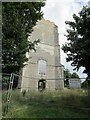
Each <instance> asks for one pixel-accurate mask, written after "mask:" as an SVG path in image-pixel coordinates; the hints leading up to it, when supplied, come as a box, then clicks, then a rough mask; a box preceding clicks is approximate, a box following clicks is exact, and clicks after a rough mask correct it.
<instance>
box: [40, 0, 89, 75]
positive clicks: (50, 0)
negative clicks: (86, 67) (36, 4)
mask: <svg viewBox="0 0 90 120" xmlns="http://www.w3.org/2000/svg"><path fill="white" fill-rule="evenodd" d="M82 1H83V2H82ZM88 1H89V0H68V2H67V0H47V2H46V5H45V7H43V8H42V10H43V12H44V18H45V19H47V20H50V21H51V22H54V23H55V24H56V25H57V26H58V32H59V43H60V46H61V47H62V44H64V43H65V42H66V41H67V39H66V37H65V36H64V34H66V25H65V21H66V20H68V21H71V20H73V17H72V15H73V13H76V14H78V12H79V11H80V10H81V8H82V7H83V5H84V4H87V2H88ZM65 58H66V54H65V53H64V52H63V51H62V50H61V63H62V64H64V66H65V68H68V69H69V70H70V71H71V72H73V68H72V67H71V65H70V63H67V62H66V60H65ZM82 70H83V68H82V69H80V71H79V72H78V73H79V75H80V77H86V75H84V74H82Z"/></svg>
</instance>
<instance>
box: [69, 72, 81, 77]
mask: <svg viewBox="0 0 90 120" xmlns="http://www.w3.org/2000/svg"><path fill="white" fill-rule="evenodd" d="M71 78H79V75H78V74H77V73H76V72H73V73H72V74H71Z"/></svg>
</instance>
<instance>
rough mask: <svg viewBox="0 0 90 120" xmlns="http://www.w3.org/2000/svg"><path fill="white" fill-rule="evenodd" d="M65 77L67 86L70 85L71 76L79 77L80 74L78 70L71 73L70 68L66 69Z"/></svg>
mask: <svg viewBox="0 0 90 120" xmlns="http://www.w3.org/2000/svg"><path fill="white" fill-rule="evenodd" d="M64 78H65V80H64V84H65V87H68V86H69V79H70V78H79V75H78V74H77V73H76V72H73V73H70V71H69V70H68V69H65V71H64Z"/></svg>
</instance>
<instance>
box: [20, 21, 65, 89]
mask: <svg viewBox="0 0 90 120" xmlns="http://www.w3.org/2000/svg"><path fill="white" fill-rule="evenodd" d="M38 39H39V40H40V43H39V44H38V45H37V46H36V52H34V51H33V50H32V51H31V52H30V53H27V57H29V58H30V59H29V61H28V62H27V65H26V66H25V67H24V68H23V70H22V82H21V91H22V90H35V89H36V90H38V89H39V88H40V87H41V86H42V85H43V88H44V89H46V90H55V89H63V88H64V76H63V66H62V65H61V64H60V45H59V38H58V27H57V26H56V25H55V24H54V23H53V22H50V21H48V20H45V19H42V20H40V21H38V22H37V24H36V26H35V27H34V31H33V32H32V35H31V36H30V37H29V38H28V40H30V41H34V40H38ZM25 76H26V77H25Z"/></svg>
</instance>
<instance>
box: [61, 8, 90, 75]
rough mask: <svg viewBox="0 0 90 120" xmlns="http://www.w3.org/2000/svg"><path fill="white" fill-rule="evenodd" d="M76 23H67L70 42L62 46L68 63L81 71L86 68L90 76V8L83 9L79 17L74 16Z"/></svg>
mask: <svg viewBox="0 0 90 120" xmlns="http://www.w3.org/2000/svg"><path fill="white" fill-rule="evenodd" d="M73 19H74V21H73V22H72V21H66V24H67V25H69V28H68V29H67V33H68V34H67V35H66V37H67V40H68V42H67V43H65V44H64V45H63V46H62V50H63V51H64V52H65V53H67V58H66V60H67V62H69V61H71V65H72V66H74V67H75V69H77V70H79V68H80V67H81V66H83V67H85V70H84V72H85V73H87V74H88V76H90V63H89V62H90V7H87V6H86V7H83V9H82V10H81V11H80V12H79V15H76V14H74V15H73Z"/></svg>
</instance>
